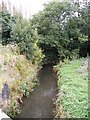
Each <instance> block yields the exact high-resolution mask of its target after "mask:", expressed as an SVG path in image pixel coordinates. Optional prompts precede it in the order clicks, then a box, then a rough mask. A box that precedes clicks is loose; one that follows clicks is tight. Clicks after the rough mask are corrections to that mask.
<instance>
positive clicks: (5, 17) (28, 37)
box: [0, 9, 44, 65]
mask: <svg viewBox="0 0 90 120" xmlns="http://www.w3.org/2000/svg"><path fill="white" fill-rule="evenodd" d="M0 23H1V24H0V35H1V39H0V40H1V41H0V42H1V44H2V45H7V44H14V45H18V49H19V52H20V53H21V54H24V55H25V56H26V58H27V59H29V60H30V61H32V63H33V64H38V65H39V64H40V63H41V62H42V59H43V57H44V55H43V54H42V50H41V49H40V48H39V47H38V33H37V30H36V29H32V26H31V23H30V21H29V20H25V19H24V18H23V17H22V15H21V14H19V13H17V14H16V15H15V16H12V15H11V14H10V13H9V12H8V11H7V10H6V9H4V10H1V11H0Z"/></svg>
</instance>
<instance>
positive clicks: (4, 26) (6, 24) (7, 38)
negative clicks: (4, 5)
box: [0, 10, 15, 45]
mask: <svg viewBox="0 0 90 120" xmlns="http://www.w3.org/2000/svg"><path fill="white" fill-rule="evenodd" d="M0 23H1V26H0V30H1V31H0V32H1V37H2V39H1V43H2V44H3V45H6V44H8V43H10V42H11V31H12V26H13V25H14V23H15V18H14V17H12V16H11V14H9V13H8V11H7V10H2V11H0Z"/></svg>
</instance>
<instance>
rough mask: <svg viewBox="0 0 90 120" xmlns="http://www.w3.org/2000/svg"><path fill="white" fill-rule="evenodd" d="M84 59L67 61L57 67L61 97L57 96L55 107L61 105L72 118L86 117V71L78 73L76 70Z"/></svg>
mask: <svg viewBox="0 0 90 120" xmlns="http://www.w3.org/2000/svg"><path fill="white" fill-rule="evenodd" d="M85 60H86V59H84V58H82V59H79V60H73V61H69V62H68V63H66V64H63V65H62V66H61V67H60V65H59V66H58V69H59V71H58V79H59V81H58V87H59V91H60V93H62V94H63V95H62V97H60V96H58V98H57V101H56V102H57V105H58V106H60V105H63V106H64V110H65V112H66V113H67V114H69V116H70V117H72V118H85V117H87V116H88V111H87V107H88V71H84V73H79V72H78V69H79V68H80V66H81V65H83V64H84V62H85Z"/></svg>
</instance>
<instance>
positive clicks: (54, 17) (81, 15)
mask: <svg viewBox="0 0 90 120" xmlns="http://www.w3.org/2000/svg"><path fill="white" fill-rule="evenodd" d="M86 3H87V1H83V3H79V2H74V1H68V2H64V1H63V2H60V1H57V2H55V1H52V2H50V3H49V4H45V7H44V10H43V11H40V12H39V13H38V14H36V15H34V16H33V18H32V20H31V21H32V27H33V28H37V31H38V35H39V45H40V47H41V48H42V49H44V53H45V55H46V56H49V59H51V58H50V57H51V56H52V55H50V54H53V55H55V51H54V50H53V48H55V49H56V51H57V52H58V57H59V58H60V59H63V58H70V59H72V58H78V57H82V56H83V57H86V56H87V54H88V48H89V44H88V36H89V35H88V25H89V15H88V12H89V4H86ZM50 50H52V51H53V52H50V53H49V51H50ZM57 52H56V54H57ZM56 59H57V58H56ZM54 60H55V58H54Z"/></svg>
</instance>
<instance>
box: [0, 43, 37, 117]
mask: <svg viewBox="0 0 90 120" xmlns="http://www.w3.org/2000/svg"><path fill="white" fill-rule="evenodd" d="M37 67H38V66H36V65H33V64H32V63H31V62H30V61H28V60H27V59H26V58H25V56H23V55H20V54H19V51H18V49H17V47H15V46H13V45H8V46H5V47H4V46H2V45H0V93H1V91H2V88H3V84H4V83H5V82H7V84H8V86H9V89H10V103H9V106H8V110H7V111H6V112H7V114H8V115H9V116H10V117H14V116H15V115H16V114H17V113H18V112H20V110H19V105H20V104H19V102H20V100H19V99H22V97H23V96H26V97H27V96H28V95H29V93H30V92H32V91H33V89H34V87H35V86H36V85H37V70H38V69H37Z"/></svg>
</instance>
